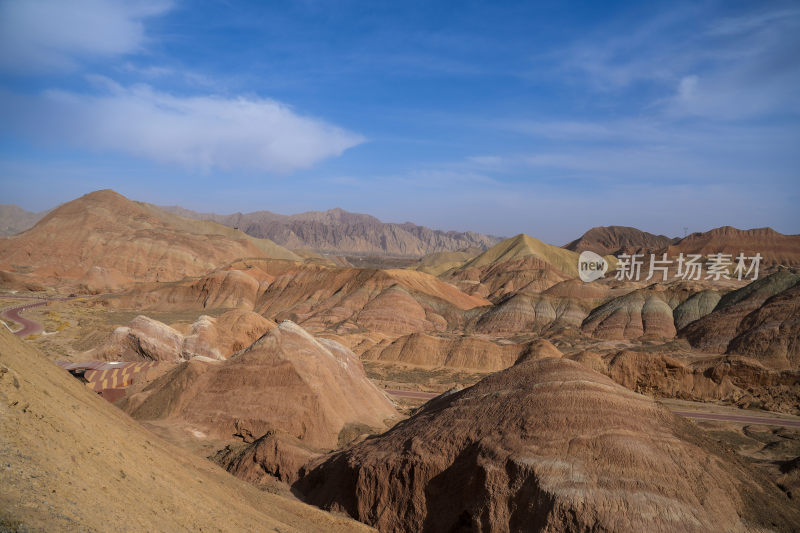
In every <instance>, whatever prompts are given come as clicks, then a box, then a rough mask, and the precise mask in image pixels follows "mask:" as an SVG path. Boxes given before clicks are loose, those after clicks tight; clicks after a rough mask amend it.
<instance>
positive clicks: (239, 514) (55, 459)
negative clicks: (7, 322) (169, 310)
mask: <svg viewBox="0 0 800 533" xmlns="http://www.w3.org/2000/svg"><path fill="white" fill-rule="evenodd" d="M19 525H24V526H27V527H28V528H29V529H30V530H36V531H38V530H42V531H282V532H289V531H358V530H367V529H368V528H366V527H364V526H362V525H360V524H358V523H355V522H351V521H348V520H345V519H342V518H339V517H335V516H333V515H330V514H327V513H325V512H322V511H319V510H317V509H314V508H312V507H309V506H307V505H304V504H302V503H300V502H298V501H295V500H290V499H287V498H285V497H281V496H277V495H274V494H268V493H264V492H260V491H258V490H257V489H255V488H254V487H252V486H250V485H248V484H247V483H245V482H243V481H240V480H238V479H236V478H234V477H233V476H231V475H229V474H227V473H225V472H224V471H223V470H222V469H220V468H219V467H217V466H216V465H214V464H212V463H211V462H210V461H207V460H205V459H203V458H201V457H197V456H193V455H190V454H187V453H186V452H185V451H184V450H181V449H179V448H177V447H175V446H173V445H171V444H168V443H166V442H164V441H163V440H161V439H159V438H158V437H156V436H155V435H153V434H152V433H150V432H148V431H147V430H145V429H144V428H142V427H141V426H140V425H139V424H138V423H136V422H135V421H133V420H132V419H131V418H129V417H128V416H127V415H126V414H124V413H123V412H122V411H120V410H119V409H117V408H116V407H114V406H113V405H111V404H109V403H106V402H105V401H104V400H102V399H101V398H99V397H98V396H97V395H96V394H94V393H93V392H91V391H90V390H88V389H87V388H86V387H85V386H83V385H82V384H81V383H80V382H79V381H78V380H76V379H74V378H72V377H71V376H69V374H67V373H66V372H64V371H63V370H61V369H60V368H58V367H57V366H56V365H54V364H52V363H51V362H50V361H48V360H46V359H45V357H44V356H43V355H41V354H40V353H39V352H37V351H36V350H35V349H34V348H32V347H30V346H28V345H25V344H23V343H22V342H21V341H19V340H17V339H16V338H15V337H14V336H13V335H11V334H10V333H8V332H7V331H5V330H4V328H3V331H0V530H4V529H6V528H13V527H15V526H19Z"/></svg>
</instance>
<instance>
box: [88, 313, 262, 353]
mask: <svg viewBox="0 0 800 533" xmlns="http://www.w3.org/2000/svg"><path fill="white" fill-rule="evenodd" d="M273 327H275V323H274V322H272V321H271V320H267V319H266V318H264V317H262V316H261V315H257V314H256V313H253V312H252V311H242V310H233V311H228V312H227V313H223V314H222V315H221V316H219V317H218V318H213V317H210V316H206V315H202V316H200V317H198V319H197V320H196V321H195V322H194V323H193V324H192V325H191V326H190V327H189V331H188V332H187V334H185V335H184V334H182V333H180V332H179V331H177V330H176V329H174V328H171V327H170V326H168V325H166V324H164V323H162V322H159V321H157V320H153V319H152V318H149V317H147V316H144V315H140V316H137V317H136V318H134V319H133V320H131V322H130V323H129V324H128V325H127V326H124V327H119V328H117V329H116V330H114V332H113V333H112V334H111V336H110V337H109V338H108V339H107V340H106V342H105V343H104V344H103V345H102V346H101V347H99V348H96V349H93V350H91V351H90V352H89V353H87V355H86V357H87V358H89V359H103V360H106V361H142V360H145V361H181V360H188V359H191V358H193V357H206V358H209V359H216V360H223V359H227V358H228V357H229V356H230V355H232V354H234V353H236V352H238V351H239V350H242V349H244V348H246V347H248V346H250V345H251V344H252V343H253V342H255V341H256V340H257V339H258V338H259V337H261V336H262V335H264V334H265V333H266V332H267V331H269V330H270V329H272V328H273Z"/></svg>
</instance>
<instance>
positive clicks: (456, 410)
mask: <svg viewBox="0 0 800 533" xmlns="http://www.w3.org/2000/svg"><path fill="white" fill-rule="evenodd" d="M295 488H297V489H298V490H299V491H300V492H302V493H303V494H304V495H305V496H306V498H307V500H308V501H310V502H312V503H315V504H316V505H319V506H321V507H323V508H325V509H332V510H338V511H343V512H346V513H347V514H349V515H350V516H352V517H355V518H357V519H359V520H361V521H362V522H365V523H367V524H370V525H373V526H375V527H376V528H378V529H379V530H380V531H385V532H389V531H550V532H558V531H565V532H566V531H670V532H676V531H691V532H700V531H740V532H745V531H752V530H754V529H759V528H765V529H774V530H778V531H791V530H792V528H793V527H794V525H795V524H797V523H798V520H799V519H800V515H798V511H797V509H796V508H795V507H794V506H793V505H791V504H790V503H789V500H788V499H787V497H786V496H785V495H784V494H783V493H782V492H781V491H780V490H779V489H778V488H777V487H776V486H775V485H774V484H773V483H772V482H771V481H769V480H768V479H767V478H766V477H765V476H764V475H763V474H762V473H761V472H759V471H756V470H754V469H753V468H752V467H750V466H749V465H747V464H745V463H744V462H743V461H742V460H740V459H738V458H737V457H736V456H735V455H734V454H733V453H732V452H730V451H727V450H726V449H723V448H721V447H719V446H718V445H717V444H716V443H715V442H714V441H712V440H711V439H709V438H707V437H705V436H704V435H703V434H701V432H700V431H699V430H697V429H695V428H694V426H693V425H692V424H690V423H689V422H687V421H685V420H683V419H681V418H679V417H678V416H676V415H673V414H672V413H670V412H669V411H668V410H667V409H665V408H663V407H661V406H660V405H658V404H657V403H656V402H654V401H653V400H651V399H649V398H646V397H644V396H641V395H638V394H635V393H633V392H631V391H629V390H628V389H626V388H624V387H622V386H620V385H618V384H615V383H614V382H613V381H611V380H610V379H609V378H607V377H605V376H602V375H600V374H598V373H596V372H593V371H591V370H589V369H587V368H585V367H583V366H582V365H580V364H578V363H575V362H572V361H567V360H564V359H554V358H546V359H540V360H529V361H524V362H521V363H519V364H517V365H515V366H513V367H511V368H509V369H507V370H504V371H502V372H498V373H495V374H492V375H491V376H489V377H487V378H485V379H483V380H482V381H480V382H479V383H478V384H476V385H474V386H473V387H470V388H468V389H465V390H462V391H460V392H455V393H451V394H446V395H443V396H440V397H439V398H437V399H434V400H432V401H430V402H429V403H428V404H426V405H425V406H424V407H423V408H422V409H421V410H420V411H419V412H417V413H416V414H415V415H414V416H412V417H411V418H410V419H408V420H407V421H404V422H401V423H400V424H398V425H397V426H395V427H394V428H393V429H392V430H391V431H389V432H387V433H385V434H383V435H381V436H379V437H376V438H371V439H367V440H366V441H364V442H361V443H359V444H356V445H354V446H352V447H350V448H348V449H346V450H344V451H343V452H340V453H338V454H334V455H333V456H332V457H330V458H328V459H326V460H324V461H322V462H321V463H319V464H316V465H313V466H312V467H311V468H310V471H309V473H308V474H307V475H306V476H305V477H303V478H302V479H301V480H300V481H299V482H298V483H296V484H295Z"/></svg>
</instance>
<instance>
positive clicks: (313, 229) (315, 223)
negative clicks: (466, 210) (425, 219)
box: [161, 206, 501, 257]
mask: <svg viewBox="0 0 800 533" xmlns="http://www.w3.org/2000/svg"><path fill="white" fill-rule="evenodd" d="M161 209H164V210H166V211H169V212H172V213H176V214H179V215H181V216H184V217H188V218H197V219H202V220H213V221H216V222H219V223H220V224H224V225H226V226H231V227H238V228H239V229H241V230H242V231H244V232H245V233H247V234H248V235H252V236H254V237H259V238H266V239H270V240H272V241H275V242H276V243H278V244H280V245H282V246H285V247H287V248H291V249H296V248H310V249H312V250H316V251H319V252H327V253H349V254H367V255H370V254H378V255H393V256H407V257H420V256H423V255H426V254H430V253H434V252H444V251H455V250H461V249H463V248H470V247H478V248H481V249H483V250H485V249H486V248H489V247H490V246H492V245H494V244H496V243H497V242H498V241H500V240H501V239H500V238H498V237H493V236H489V235H482V234H480V233H473V232H471V231H468V232H463V233H459V232H455V231H440V230H432V229H429V228H426V227H424V226H417V225H415V224H412V223H410V222H406V223H405V224H393V223H383V222H381V221H380V220H378V219H377V218H375V217H372V216H370V215H362V214H359V213H348V212H347V211H345V210H343V209H331V210H329V211H324V212H320V211H310V212H308V213H301V214H297V215H279V214H277V213H270V212H269V211H256V212H253V213H245V214H242V213H235V214H233V215H216V214H213V213H197V212H194V211H190V210H188V209H182V208H180V207H175V206H173V207H162V208H161Z"/></svg>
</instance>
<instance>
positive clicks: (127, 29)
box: [0, 0, 172, 72]
mask: <svg viewBox="0 0 800 533" xmlns="http://www.w3.org/2000/svg"><path fill="white" fill-rule="evenodd" d="M171 7H172V2H171V1H169V0H131V1H121V0H70V1H69V2H62V1H60V0H25V1H13V0H4V1H2V2H0V68H1V69H3V70H10V71H18V72H19V71H21V72H31V71H32V72H41V71H47V70H52V69H70V68H73V67H75V66H76V63H77V62H78V61H79V60H80V59H82V58H92V57H113V56H118V55H121V54H127V53H131V52H137V51H140V50H141V49H142V47H143V46H144V44H145V42H146V40H147V34H146V32H145V27H144V22H145V20H146V19H149V18H152V17H155V16H158V15H162V14H164V13H166V12H167V11H169V9H170V8H171Z"/></svg>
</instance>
